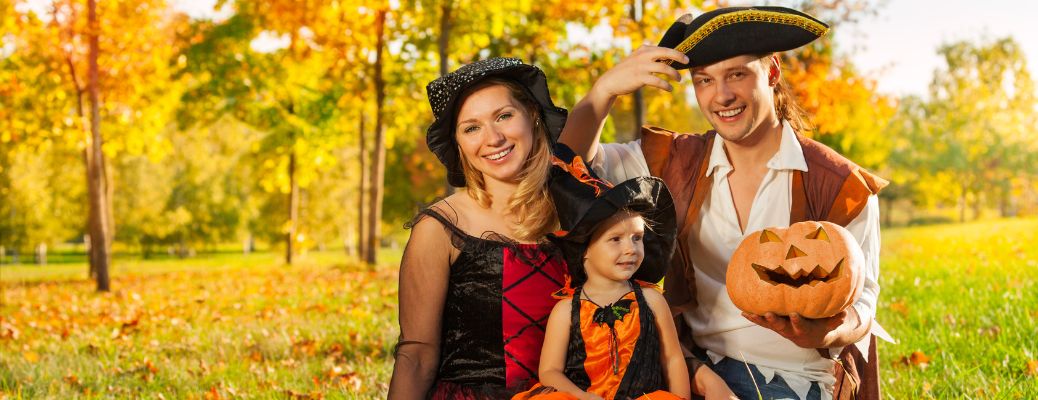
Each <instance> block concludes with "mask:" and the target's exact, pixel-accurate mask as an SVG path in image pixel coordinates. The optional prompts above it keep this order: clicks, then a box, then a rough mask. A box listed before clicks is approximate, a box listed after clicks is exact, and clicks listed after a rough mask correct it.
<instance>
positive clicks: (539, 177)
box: [455, 78, 559, 241]
mask: <svg viewBox="0 0 1038 400" xmlns="http://www.w3.org/2000/svg"><path fill="white" fill-rule="evenodd" d="M496 85H502V86H504V87H506V88H508V91H509V93H510V94H511V95H512V97H513V98H514V99H515V100H517V101H518V102H519V103H520V104H522V105H523V108H524V109H525V110H524V111H525V112H526V114H527V115H528V116H529V117H530V119H531V120H533V121H534V125H533V149H532V150H531V151H530V155H529V156H528V157H527V158H526V163H525V164H524V165H523V168H522V170H521V171H519V176H518V177H516V180H518V181H519V187H518V188H516V190H515V193H512V196H511V197H510V198H509V199H508V210H509V211H508V213H509V214H510V215H511V216H513V217H514V218H515V223H516V225H517V226H516V228H515V231H514V232H513V233H514V235H515V238H516V239H518V240H521V241H537V240H540V239H541V238H543V237H544V235H546V234H548V232H552V231H554V230H556V229H557V228H558V225H559V219H558V216H557V215H556V213H555V204H554V203H553V202H552V201H551V194H550V193H549V192H548V174H549V172H550V170H551V156H552V153H551V145H550V144H549V142H548V131H547V127H546V126H545V124H544V121H543V120H542V119H541V112H540V106H539V105H538V104H537V102H536V101H535V100H534V99H533V98H532V97H531V96H530V95H529V93H528V92H527V91H526V89H525V88H523V87H522V86H520V85H519V84H518V83H516V82H514V81H511V80H507V79H501V78H488V79H486V80H484V81H482V82H480V83H479V84H477V85H474V86H473V87H472V88H469V89H468V90H466V91H465V93H463V94H462V95H461V96H460V101H459V102H458V103H457V104H459V105H460V104H461V103H462V102H464V100H465V98H466V97H468V95H470V94H472V93H474V92H475V91H477V90H479V89H483V88H486V87H490V86H496ZM459 108H460V107H459ZM455 119H457V118H455ZM458 154H459V155H461V156H460V157H461V169H462V172H463V173H464V174H465V186H466V187H467V188H468V194H469V196H471V197H472V199H473V200H475V201H476V203H478V204H479V205H480V206H482V207H485V208H489V207H490V204H491V203H492V200H491V198H490V193H488V192H487V190H486V181H484V180H483V173H482V172H480V171H479V170H477V169H476V168H475V167H473V166H472V164H471V163H470V162H469V160H468V159H467V158H465V156H464V153H463V152H462V151H461V148H460V146H459V148H458Z"/></svg>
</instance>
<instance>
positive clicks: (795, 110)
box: [759, 54, 814, 132]
mask: <svg viewBox="0 0 1038 400" xmlns="http://www.w3.org/2000/svg"><path fill="white" fill-rule="evenodd" d="M773 55H774V54H764V55H760V56H759V61H760V64H761V66H762V67H764V69H765V71H767V69H768V68H769V66H770V65H771V63H773V62H774V61H772V58H771V57H772V56H773ZM775 67H776V68H781V65H776V66H775ZM772 93H773V94H774V96H775V115H777V116H778V118H779V119H780V120H786V121H788V122H789V127H790V128H793V130H794V131H796V132H806V131H809V130H811V129H814V127H813V126H811V123H810V122H809V121H808V119H807V117H806V114H805V113H804V109H803V108H801V107H800V104H797V101H796V98H794V97H793V90H792V89H790V88H789V84H788V83H786V78H784V77H782V76H781V75H779V79H778V82H776V83H775V88H774V90H773V91H772Z"/></svg>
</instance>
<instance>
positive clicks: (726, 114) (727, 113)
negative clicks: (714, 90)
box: [717, 107, 746, 118]
mask: <svg viewBox="0 0 1038 400" xmlns="http://www.w3.org/2000/svg"><path fill="white" fill-rule="evenodd" d="M745 109H746V107H740V108H736V109H734V110H724V111H718V112H717V115H720V116H721V117H724V118H731V117H734V116H736V115H739V113H741V112H742V110H745Z"/></svg>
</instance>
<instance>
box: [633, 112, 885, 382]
mask: <svg viewBox="0 0 1038 400" xmlns="http://www.w3.org/2000/svg"><path fill="white" fill-rule="evenodd" d="M716 135H717V133H716V132H714V131H710V132H707V133H705V134H702V135H689V134H678V133H675V132H672V131H668V130H666V129H663V128H658V127H654V126H644V127H642V144H641V146H642V153H643V154H644V155H645V161H646V163H647V164H648V166H649V171H650V172H651V173H652V175H653V176H657V177H660V178H662V179H663V181H664V182H666V183H667V187H668V188H669V189H670V192H671V195H673V197H674V207H675V211H676V214H677V218H678V221H677V222H678V226H679V227H681V228H680V230H679V231H678V243H679V244H678V246H676V247H677V252H676V254H675V255H674V258H673V260H672V265H671V268H670V269H669V270H668V272H667V275H666V278H665V281H664V291H665V292H664V293H665V295H666V298H667V301H668V303H670V305H671V309H672V311H673V312H674V313H675V314H677V313H679V312H683V311H688V310H691V309H693V308H695V306H696V296H695V293H694V290H695V282H694V281H693V279H694V276H695V275H694V274H693V273H692V262H691V259H690V258H689V254H688V250H687V249H686V246H685V245H684V244H685V243H688V235H689V233H690V232H689V230H690V227H691V226H692V224H693V223H694V222H695V221H696V218H697V217H698V213H699V209H700V207H701V206H702V204H703V201H704V200H705V199H706V196H708V195H709V192H710V188H711V187H712V185H711V181H710V180H711V179H712V178H711V177H710V176H708V175H707V165H709V162H710V149H711V146H712V145H713V141H714V138H715V137H716ZM797 139H798V140H799V142H800V146H801V147H802V148H803V152H804V158H805V160H806V161H807V169H808V172H802V171H796V172H795V173H794V174H793V188H792V189H793V204H792V208H791V210H790V218H789V222H790V224H792V223H796V222H801V221H830V222H833V223H836V224H840V225H841V226H846V225H847V224H848V223H850V222H851V221H852V220H854V218H855V217H857V216H858V214H859V213H861V211H862V210H863V209H865V204H866V202H867V200H868V197H869V195H872V194H876V193H879V191H880V190H882V189H883V187H884V186H886V185H887V183H888V182H887V181H886V180H883V179H882V178H879V177H876V176H875V175H872V174H871V173H869V172H868V171H866V170H864V169H863V168H861V167H858V166H857V165H855V164H854V163H853V162H851V161H850V160H848V159H847V158H845V157H843V156H841V155H840V154H839V153H837V152H836V151H834V150H832V149H830V148H829V147H826V146H825V145H823V144H821V143H818V142H816V141H814V140H811V139H808V138H805V137H803V136H800V135H797ZM675 322H676V323H675V325H676V326H677V327H678V331H679V332H678V333H679V338H680V340H681V342H682V344H684V345H685V346H688V348H693V347H694V346H695V343H694V342H693V341H692V334H691V332H689V329H687V328H688V325H687V324H685V323H682V322H683V321H675ZM870 341H871V346H870V347H869V354H868V358H867V359H866V358H865V355H863V354H861V352H860V351H858V348H857V347H855V346H853V345H850V346H847V347H845V348H844V349H843V351H842V352H841V354H840V357H839V359H837V360H836V361H837V367H836V371H835V372H836V374H835V375H836V386H835V387H834V393H833V398H834V399H849V398H856V399H877V400H878V399H879V398H880V393H879V366H878V360H877V358H876V338H875V336H873V337H871V338H870ZM824 353H825V351H820V352H819V354H822V355H823V357H827V356H828V354H824ZM866 361H867V362H866Z"/></svg>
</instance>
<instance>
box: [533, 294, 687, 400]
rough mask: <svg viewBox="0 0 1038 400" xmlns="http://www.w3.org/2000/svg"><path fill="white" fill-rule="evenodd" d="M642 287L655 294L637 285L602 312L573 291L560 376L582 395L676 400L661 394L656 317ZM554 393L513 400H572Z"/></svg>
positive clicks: (540, 392)
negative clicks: (581, 391) (568, 332)
mask: <svg viewBox="0 0 1038 400" xmlns="http://www.w3.org/2000/svg"><path fill="white" fill-rule="evenodd" d="M643 286H644V287H650V288H657V286H656V285H653V284H651V283H645V282H640V281H636V283H632V285H631V287H632V289H631V291H630V292H628V293H627V294H625V295H623V296H622V297H620V299H619V300H617V301H616V302H614V303H613V304H608V305H605V306H602V305H599V304H596V303H595V302H594V301H592V300H591V299H589V298H587V296H582V289H583V288H582V287H578V288H577V289H576V290H574V292H573V295H572V300H571V301H572V302H573V307H572V309H573V311H572V314H571V316H570V321H571V324H570V334H569V348H568V351H567V355H566V366H565V370H564V374H565V375H566V377H567V378H569V380H570V381H571V382H573V384H575V385H577V387H579V388H580V389H582V390H584V391H585V392H588V393H594V394H597V395H599V396H602V398H604V399H623V400H626V399H636V398H643V399H645V398H651V399H679V397H677V396H675V395H673V394H671V393H669V392H666V391H665V390H666V389H667V380H666V378H665V377H664V374H663V367H662V366H661V364H660V352H661V349H660V337H659V331H658V329H657V327H656V316H655V315H653V313H652V309H651V308H649V304H648V303H647V302H646V301H645V297H644V295H642V287H643ZM582 297H583V298H582ZM553 390H554V389H551V388H547V387H544V386H540V387H537V388H534V389H531V390H530V391H528V392H526V393H521V394H520V395H517V396H515V397H513V400H514V399H517V398H518V399H539V400H546V399H568V398H573V397H572V396H570V395H568V394H565V393H561V392H554V391H553ZM646 394H648V395H649V396H645V395H646Z"/></svg>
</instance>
